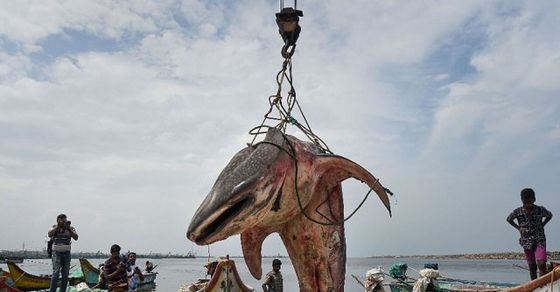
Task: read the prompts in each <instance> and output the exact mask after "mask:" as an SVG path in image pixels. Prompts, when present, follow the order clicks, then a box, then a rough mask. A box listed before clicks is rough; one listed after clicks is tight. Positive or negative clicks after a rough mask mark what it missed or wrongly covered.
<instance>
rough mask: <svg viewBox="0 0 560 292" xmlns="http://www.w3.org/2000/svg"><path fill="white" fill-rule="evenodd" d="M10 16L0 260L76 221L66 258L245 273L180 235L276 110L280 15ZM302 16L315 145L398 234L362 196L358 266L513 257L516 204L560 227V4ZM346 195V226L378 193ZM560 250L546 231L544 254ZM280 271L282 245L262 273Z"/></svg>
mask: <svg viewBox="0 0 560 292" xmlns="http://www.w3.org/2000/svg"><path fill="white" fill-rule="evenodd" d="M292 4H293V3H292V2H290V1H286V2H285V5H286V6H292ZM0 7H2V8H1V9H0V208H1V209H2V211H1V212H0V222H1V223H0V229H1V230H2V235H1V240H0V250H4V249H7V250H18V249H21V248H22V247H25V249H27V250H40V249H42V248H44V246H45V238H46V233H47V231H48V229H49V228H50V227H51V226H52V225H53V224H55V221H56V216H57V215H58V214H59V213H65V214H67V215H68V218H69V220H71V221H72V225H73V226H75V228H76V230H77V232H78V234H79V236H80V237H79V240H78V241H76V242H74V243H73V250H74V251H94V252H95V251H102V252H108V250H109V247H110V245H111V244H113V243H118V244H120V245H121V246H122V247H123V248H124V250H135V251H137V252H141V253H149V252H154V253H156V252H157V253H168V252H171V253H187V252H189V251H193V252H195V253H196V254H197V255H199V256H206V255H208V254H211V255H213V256H223V255H225V254H230V255H241V244H240V240H239V236H234V237H231V238H228V239H227V240H224V241H221V242H217V243H215V244H212V245H210V246H197V245H195V244H194V243H192V242H190V241H189V240H188V239H187V238H186V235H185V234H186V230H187V227H188V224H189V222H190V220H191V218H192V216H193V214H194V212H195V210H196V208H197V207H198V206H199V204H200V203H201V202H202V200H203V199H204V198H205V196H206V195H207V194H208V192H209V191H210V189H211V187H212V185H213V183H214V181H215V180H216V178H217V176H218V174H219V173H220V172H221V170H222V169H223V168H224V166H225V165H226V164H227V163H228V161H229V160H230V159H231V157H232V156H233V155H234V154H235V153H236V152H237V151H239V150H240V149H242V148H243V147H245V146H246V143H247V142H250V141H251V139H252V136H250V135H249V134H248V131H249V130H250V129H251V128H253V127H255V126H257V125H259V124H260V123H261V121H262V118H263V115H264V114H265V113H266V111H267V110H268V108H269V104H268V97H269V96H270V95H272V94H274V93H275V92H276V89H277V85H276V80H275V78H276V73H277V72H278V71H279V70H280V68H281V65H282V61H283V59H282V57H281V55H280V49H281V47H282V45H283V43H282V40H281V38H280V36H279V34H278V28H277V26H276V23H275V13H276V12H278V10H279V4H278V2H277V1H268V0H267V1H197V0H184V1H172V0H164V1H161V0H157V1H155V0H154V1H148V0H136V1H86V0H73V1H51V0H45V1H8V0H0ZM297 8H298V9H300V10H302V11H303V13H304V16H303V17H302V18H301V19H300V25H301V27H302V32H301V34H300V37H299V40H298V44H297V49H296V51H295V54H294V56H293V58H292V63H293V76H294V86H295V88H296V91H297V97H298V101H299V103H300V105H301V107H302V108H303V111H304V113H305V115H306V118H307V119H308V121H309V123H310V126H311V128H312V129H313V131H314V132H315V134H317V135H318V136H319V137H321V138H322V139H323V140H324V141H325V142H326V143H327V145H328V146H329V148H330V149H331V150H332V151H333V152H334V153H335V154H338V155H341V156H344V157H347V158H349V159H351V160H353V161H355V162H357V163H358V164H360V165H362V166H364V167H365V168H366V169H368V170H370V171H371V172H372V173H373V174H374V175H375V176H376V177H379V178H380V181H381V183H383V184H384V185H385V186H386V187H388V188H389V189H391V190H392V191H393V193H394V194H395V195H394V196H393V197H392V198H391V204H392V210H393V216H392V217H389V215H388V213H387V211H386V210H385V209H384V208H383V207H382V204H381V202H380V201H379V200H378V199H377V198H376V197H375V196H370V197H369V198H368V199H367V201H366V203H365V204H364V206H363V207H362V208H360V209H359V210H358V212H357V214H356V215H355V216H354V217H352V218H351V219H350V220H348V221H347V222H346V225H345V228H346V242H347V249H348V256H350V257H365V256H376V255H419V254H457V253H479V252H501V251H521V247H520V246H519V245H518V234H517V231H516V230H515V229H513V228H512V227H511V226H509V225H508V224H507V222H506V220H505V218H506V217H507V215H508V214H509V213H510V212H511V211H512V210H513V209H514V208H516V207H519V206H520V205H521V201H520V197H519V192H520V190H521V189H522V188H525V187H532V188H533V189H534V190H535V192H536V196H537V202H536V203H537V204H538V205H542V206H545V207H546V208H547V209H548V210H550V211H551V212H552V213H553V214H555V215H556V216H560V209H559V206H560V195H559V192H560V187H559V186H558V174H559V173H560V82H559V80H560V31H559V30H558V27H560V18H558V15H560V2H559V1H554V0H548V1H546V0H543V1H517V0H504V1H486V0H480V1H476V0H473V1H382V0H380V1H366V0H357V1H351V2H344V3H342V2H341V1H334V0H308V1H299V2H298V7H297ZM284 93H285V91H284ZM296 118H297V117H296ZM298 131H299V130H298V129H297V128H295V127H290V128H288V133H290V134H294V135H296V136H298V135H299V134H301V133H300V132H298ZM298 137H299V136H298ZM342 187H343V192H344V202H345V208H346V213H347V214H349V213H350V212H351V211H353V210H354V209H355V208H356V207H357V205H358V204H359V202H360V201H361V200H362V199H363V197H364V196H365V194H366V193H367V191H368V189H367V188H366V187H365V185H363V184H361V183H360V182H358V181H356V180H352V179H349V180H347V181H344V182H343V183H342ZM559 231H560V219H559V218H558V217H554V218H553V219H552V221H550V223H549V224H548V225H547V226H546V232H547V238H548V246H547V248H548V249H549V250H560V234H559ZM278 253H279V254H283V255H285V254H287V253H286V250H285V248H284V246H283V244H282V242H281V240H280V239H279V237H278V236H277V235H271V236H270V237H269V238H267V240H266V241H265V243H264V245H263V254H265V255H276V254H278Z"/></svg>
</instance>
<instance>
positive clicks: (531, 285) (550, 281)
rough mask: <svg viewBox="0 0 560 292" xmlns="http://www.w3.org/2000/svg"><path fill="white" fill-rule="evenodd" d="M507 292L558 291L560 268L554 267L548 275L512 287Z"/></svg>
mask: <svg viewBox="0 0 560 292" xmlns="http://www.w3.org/2000/svg"><path fill="white" fill-rule="evenodd" d="M507 291H508V292H530V291H534V292H545V291H560V266H556V267H554V268H553V269H552V271H550V272H549V273H548V274H546V275H544V276H542V277H539V278H537V279H535V280H533V281H529V282H527V283H525V284H522V285H519V286H516V287H513V288H511V289H508V290H507Z"/></svg>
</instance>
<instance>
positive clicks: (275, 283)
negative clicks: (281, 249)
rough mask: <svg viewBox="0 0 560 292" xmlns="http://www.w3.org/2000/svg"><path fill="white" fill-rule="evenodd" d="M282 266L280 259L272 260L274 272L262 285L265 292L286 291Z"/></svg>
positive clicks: (267, 275)
mask: <svg viewBox="0 0 560 292" xmlns="http://www.w3.org/2000/svg"><path fill="white" fill-rule="evenodd" d="M280 266H282V262H281V261H280V260H279V259H274V260H272V271H270V272H268V274H266V277H265V278H264V282H263V284H262V288H263V290H264V292H282V291H283V290H284V283H283V280H282V273H280Z"/></svg>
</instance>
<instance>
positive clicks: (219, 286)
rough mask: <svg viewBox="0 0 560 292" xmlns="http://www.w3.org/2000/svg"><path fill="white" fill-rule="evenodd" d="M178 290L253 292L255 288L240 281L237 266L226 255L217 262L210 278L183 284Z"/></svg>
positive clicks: (187, 291) (188, 291) (185, 291)
mask: <svg viewBox="0 0 560 292" xmlns="http://www.w3.org/2000/svg"><path fill="white" fill-rule="evenodd" d="M179 291H181V292H191V291H192V292H194V291H204V292H222V291H227V292H253V291H255V290H254V289H253V288H251V287H249V286H247V285H245V284H244V283H243V281H241V278H240V277H239V273H238V272H237V268H236V267H235V262H234V261H233V260H230V259H229V257H228V258H226V259H225V260H220V261H219V262H218V264H217V265H216V268H215V270H214V271H213V273H212V277H211V278H210V280H206V279H200V280H199V281H198V282H197V283H193V284H190V285H183V286H182V287H181V288H180V289H179Z"/></svg>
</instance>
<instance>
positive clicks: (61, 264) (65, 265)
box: [47, 214, 78, 292]
mask: <svg viewBox="0 0 560 292" xmlns="http://www.w3.org/2000/svg"><path fill="white" fill-rule="evenodd" d="M47 235H48V236H49V237H50V238H51V239H52V241H53V246H52V252H53V254H52V264H53V273H52V277H51V288H50V291H51V292H54V291H56V288H57V285H58V278H59V276H60V277H62V279H61V281H60V290H59V291H60V292H66V287H67V286H68V273H69V272H70V247H71V244H72V239H74V240H78V233H76V229H74V227H72V226H70V221H67V220H66V215H65V214H60V215H58V216H56V225H53V226H52V228H51V229H50V230H49V232H48V233H47Z"/></svg>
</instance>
